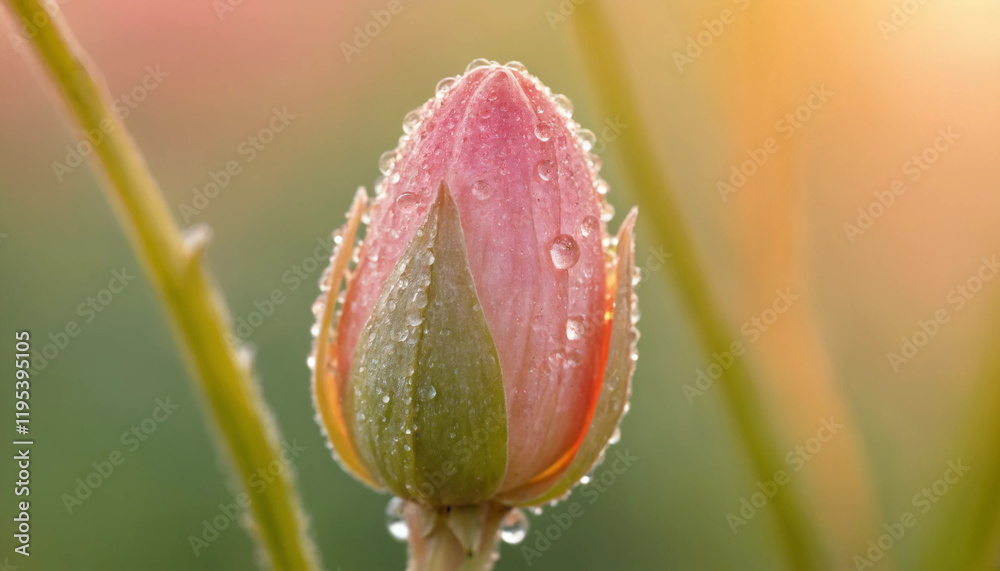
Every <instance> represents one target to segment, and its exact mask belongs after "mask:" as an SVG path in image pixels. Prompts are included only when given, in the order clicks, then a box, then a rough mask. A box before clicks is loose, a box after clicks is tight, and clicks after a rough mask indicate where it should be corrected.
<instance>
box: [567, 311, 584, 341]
mask: <svg viewBox="0 0 1000 571" xmlns="http://www.w3.org/2000/svg"><path fill="white" fill-rule="evenodd" d="M586 328H587V324H586V322H585V321H584V319H583V316H582V315H571V316H569V318H567V319H566V338H567V339H569V340H570V341H576V340H577V339H579V338H581V337H583V334H584V332H585V331H586Z"/></svg>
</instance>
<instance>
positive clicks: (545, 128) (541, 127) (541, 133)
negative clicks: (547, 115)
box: [535, 121, 552, 142]
mask: <svg viewBox="0 0 1000 571" xmlns="http://www.w3.org/2000/svg"><path fill="white" fill-rule="evenodd" d="M535 136H536V137H538V140H539V141H542V142H545V141H548V140H549V139H551V138H552V123H549V122H548V121H539V122H538V124H537V125H535Z"/></svg>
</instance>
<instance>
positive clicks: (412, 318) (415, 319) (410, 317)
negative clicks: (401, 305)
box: [406, 311, 424, 327]
mask: <svg viewBox="0 0 1000 571" xmlns="http://www.w3.org/2000/svg"><path fill="white" fill-rule="evenodd" d="M423 320H424V318H423V317H420V313H419V312H417V311H411V312H409V313H407V314H406V322H407V323H409V324H410V326H411V327H416V326H417V325H420V323H421V322H422V321H423Z"/></svg>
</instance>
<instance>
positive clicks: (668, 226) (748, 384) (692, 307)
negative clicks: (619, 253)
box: [571, 0, 826, 569]
mask: <svg viewBox="0 0 1000 571" xmlns="http://www.w3.org/2000/svg"><path fill="white" fill-rule="evenodd" d="M571 21H572V24H573V30H574V33H575V35H576V38H577V43H578V45H579V47H580V51H581V54H582V56H583V61H584V64H585V67H586V68H587V70H588V71H589V72H590V75H591V80H592V83H593V85H594V86H595V88H596V92H597V96H598V99H599V101H600V103H601V104H602V106H603V107H604V109H605V110H607V111H609V113H608V114H609V115H616V116H619V117H621V119H622V122H623V123H624V124H626V125H628V126H629V127H628V129H626V130H624V131H623V132H622V133H621V135H620V137H619V147H620V149H621V157H622V160H623V162H624V165H625V174H626V176H627V178H628V180H629V182H630V184H631V185H632V188H633V192H634V193H635V196H636V200H637V201H638V202H639V205H640V208H641V209H642V210H643V211H645V212H647V213H650V214H651V216H649V217H648V218H647V220H648V221H650V223H651V224H652V226H653V229H654V230H655V232H656V235H657V237H658V238H659V240H661V241H662V242H663V244H664V245H666V246H667V247H669V249H670V252H672V254H673V256H672V257H671V262H672V264H673V277H674V281H675V285H676V287H677V290H678V292H679V293H680V295H681V297H682V299H683V300H684V303H685V306H686V307H687V308H688V310H689V311H690V313H691V316H692V318H693V322H694V326H695V329H696V333H697V335H698V338H699V341H700V343H701V346H702V348H703V349H704V350H705V351H706V352H707V353H711V352H718V353H724V352H726V351H727V350H728V348H729V345H730V343H731V342H732V340H733V338H734V337H733V335H732V333H731V330H730V328H729V326H728V325H727V323H726V321H725V320H724V319H723V317H722V315H723V313H722V311H721V309H720V308H719V307H718V305H717V304H716V303H715V301H714V300H713V299H712V297H711V293H710V291H711V290H710V288H709V285H708V279H707V278H706V276H705V274H704V272H703V270H702V268H701V266H700V264H699V261H698V256H697V254H696V249H695V246H694V243H693V241H692V240H691V237H690V236H689V234H688V231H687V229H686V225H685V222H684V219H683V216H682V213H681V210H680V207H679V206H678V204H677V203H676V201H675V198H674V191H673V189H672V188H671V187H670V185H669V184H668V182H667V179H666V177H665V176H664V175H663V173H662V172H661V171H660V168H659V166H658V162H657V160H656V157H655V156H654V154H653V151H652V149H653V145H652V139H651V138H650V137H649V136H648V134H647V133H646V130H645V128H644V123H643V122H642V119H641V116H640V115H639V111H638V103H637V101H636V98H635V96H634V94H633V93H632V91H631V89H630V85H629V80H628V78H627V77H626V75H625V73H624V70H625V68H626V65H625V59H624V57H623V56H622V54H621V53H620V48H619V46H618V44H617V39H616V38H615V37H614V36H613V33H612V31H611V29H610V27H609V25H608V19H607V17H606V15H605V14H604V13H603V10H602V9H601V6H600V2H599V1H598V0H589V1H588V2H583V3H580V4H578V5H577V10H576V13H575V14H574V15H573V17H572V18H571ZM611 110H613V111H614V112H613V113H611V112H610V111H611ZM719 382H720V384H721V386H722V387H723V392H724V394H725V399H726V403H727V405H728V408H729V410H730V413H731V414H732V417H733V420H734V422H735V423H736V429H737V432H738V434H739V435H740V437H741V438H742V440H743V444H744V447H745V448H746V451H747V454H748V456H749V459H750V462H751V464H752V468H753V472H754V476H755V477H756V478H758V479H759V480H760V481H768V480H770V479H772V478H773V477H774V473H775V471H776V470H779V469H781V468H783V467H784V466H785V464H784V463H783V462H782V459H781V455H780V453H779V447H778V446H777V443H776V439H775V437H774V434H773V433H772V432H771V431H772V428H771V427H770V426H768V422H767V416H766V414H765V412H764V407H763V405H762V403H761V402H760V397H759V396H758V394H757V392H756V390H757V383H756V382H755V381H754V379H753V375H752V373H751V371H750V369H749V367H748V366H747V365H746V364H745V362H744V361H741V360H739V359H737V360H736V361H735V362H734V363H733V365H732V366H731V367H729V368H728V369H727V370H726V371H725V372H724V373H723V376H722V377H721V378H720V379H719ZM771 502H772V505H773V507H774V514H775V519H776V520H777V527H778V532H779V537H780V540H781V544H782V546H783V548H784V551H785V555H786V559H787V564H788V565H789V567H791V568H793V569H817V568H824V567H825V566H826V565H825V556H824V554H823V553H822V551H821V549H822V548H821V545H822V542H821V541H820V539H819V536H818V533H817V531H816V530H817V529H818V526H817V525H816V524H815V522H813V521H812V520H811V519H810V518H809V517H807V511H806V510H805V508H804V506H803V504H802V502H801V500H800V498H799V496H798V492H797V490H796V489H794V488H791V487H790V489H787V490H784V491H782V492H781V493H780V494H777V495H776V496H775V497H774V498H772V499H771Z"/></svg>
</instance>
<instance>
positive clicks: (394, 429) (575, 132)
mask: <svg viewBox="0 0 1000 571" xmlns="http://www.w3.org/2000/svg"><path fill="white" fill-rule="evenodd" d="M571 112H572V108H571V106H570V104H569V101H568V100H567V99H566V98H565V97H563V96H558V95H557V96H553V95H552V94H551V91H550V90H549V89H548V88H547V87H545V86H544V85H542V84H541V83H540V82H539V81H538V80H537V79H536V78H534V77H532V76H530V75H528V74H527V72H526V70H525V69H524V67H523V66H522V65H521V64H519V63H517V62H511V63H509V64H506V65H503V66H501V65H499V64H496V63H494V62H482V63H479V60H477V62H474V64H473V65H470V66H469V69H467V70H466V73H465V74H464V75H462V76H460V77H458V78H449V79H446V80H443V81H442V82H441V83H439V84H438V89H437V93H436V95H435V97H434V98H432V99H431V100H430V101H428V102H427V103H426V104H425V105H424V106H422V107H421V108H419V109H417V110H415V111H413V112H411V113H410V114H408V115H407V117H406V119H405V121H404V125H403V128H404V132H405V135H404V136H403V137H402V138H401V139H400V144H399V147H398V148H397V149H396V150H395V151H390V152H389V153H386V154H385V155H383V157H382V158H381V160H380V168H381V170H382V173H383V175H384V177H383V178H382V179H380V180H379V181H378V182H377V183H376V198H375V200H374V202H373V203H372V204H371V205H370V206H369V205H368V199H367V196H366V195H365V194H364V192H363V190H362V191H359V193H358V195H357V197H356V199H355V202H354V205H353V206H352V208H351V211H350V212H349V213H348V223H347V224H346V225H345V226H344V228H342V229H341V230H340V231H339V232H338V238H337V239H338V240H339V242H338V243H339V247H338V249H337V250H336V251H335V253H334V255H333V257H332V259H331V265H330V268H329V269H328V270H327V273H326V274H324V277H323V279H322V281H321V288H322V289H323V290H324V293H323V294H322V295H321V296H320V298H319V299H318V300H317V303H316V305H315V306H314V311H315V312H316V316H317V321H318V323H317V327H316V328H315V329H314V333H315V334H316V336H317V339H316V347H315V351H314V354H313V357H312V359H311V363H312V364H313V366H314V393H315V394H314V397H315V402H316V407H317V410H318V412H319V416H320V420H321V422H322V425H323V426H324V428H325V429H326V432H327V435H328V436H329V438H330V441H331V444H332V445H333V448H334V449H335V451H336V452H337V454H338V456H339V458H340V460H341V462H342V464H343V465H344V466H345V468H346V469H347V470H348V471H349V472H351V473H352V474H354V475H355V476H356V477H358V478H359V479H360V480H362V481H363V482H365V483H367V484H369V485H370V486H372V487H375V488H377V489H383V490H390V491H391V492H392V493H394V494H396V495H397V496H399V497H401V498H404V499H406V500H409V501H413V502H417V503H420V504H424V505H429V506H458V505H474V504H482V503H486V502H487V501H493V502H497V503H503V504H507V505H526V504H534V503H540V502H542V501H547V500H550V499H554V498H557V497H559V496H561V495H563V494H565V493H566V492H567V491H568V490H569V489H570V487H572V485H573V484H574V483H575V482H576V481H578V480H579V479H580V477H581V476H583V475H584V474H586V473H587V471H589V470H590V469H591V468H592V466H593V464H594V463H595V462H596V461H598V459H599V457H600V456H601V454H602V451H603V449H604V448H605V446H606V445H607V443H608V441H609V440H610V439H611V437H612V434H613V433H614V432H615V430H616V428H617V425H618V422H619V420H620V418H621V416H622V414H623V413H624V411H625V409H626V408H627V399H628V392H629V381H630V377H631V373H632V370H633V368H634V361H635V347H634V346H635V341H636V339H637V332H636V331H635V328H634V325H633V324H634V320H635V319H636V317H637V313H636V312H635V302H634V294H633V291H632V281H633V276H632V274H633V272H634V261H633V258H634V254H633V241H632V233H633V228H634V222H635V212H634V210H633V212H632V213H630V215H629V217H628V218H627V219H626V222H625V223H624V224H622V228H621V230H620V232H619V236H618V238H617V239H612V238H610V237H609V236H608V234H607V230H606V225H605V223H606V220H607V219H608V218H610V216H611V212H612V210H611V207H610V205H608V204H607V203H606V202H605V201H604V196H603V195H604V193H605V192H606V189H607V184H606V183H605V182H604V181H603V180H601V179H600V177H599V175H598V165H599V160H598V159H597V158H596V156H594V155H591V154H589V153H588V151H589V150H590V147H591V146H592V145H593V143H594V140H593V133H591V132H590V131H586V130H582V129H580V126H579V125H578V124H576V123H575V122H574V121H573V120H572V118H571ZM363 218H370V222H369V224H368V227H367V230H366V235H365V238H364V242H363V244H362V245H360V246H359V247H358V248H357V250H355V248H354V246H353V244H354V238H355V234H356V233H357V230H358V228H359V227H360V226H361V224H362V219H363ZM344 281H346V287H345V291H344V293H343V297H342V298H341V300H340V303H339V307H336V306H338V303H337V302H338V295H339V294H340V291H341V284H342V282H344Z"/></svg>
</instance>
